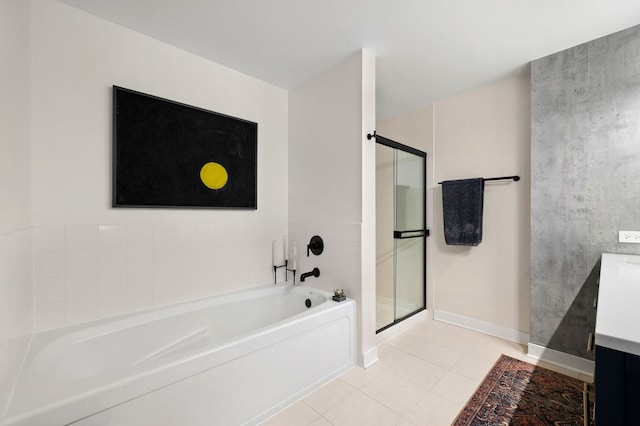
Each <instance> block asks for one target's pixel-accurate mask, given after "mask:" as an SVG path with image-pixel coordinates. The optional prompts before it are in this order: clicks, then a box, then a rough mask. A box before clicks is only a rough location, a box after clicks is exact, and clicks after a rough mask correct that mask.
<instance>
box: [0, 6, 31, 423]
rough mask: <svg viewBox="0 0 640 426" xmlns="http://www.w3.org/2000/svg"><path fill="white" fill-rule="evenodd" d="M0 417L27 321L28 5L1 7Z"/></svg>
mask: <svg viewBox="0 0 640 426" xmlns="http://www.w3.org/2000/svg"><path fill="white" fill-rule="evenodd" d="M0 63H1V64H2V66H0V93H1V94H2V95H1V96H0V129H2V131H0V416H1V415H2V413H3V412H4V407H5V405H6V402H7V400H8V397H9V393H10V391H11V387H12V385H13V383H14V382H15V379H16V377H17V375H18V371H19V368H20V364H21V362H22V358H23V357H24V353H25V351H26V347H27V344H28V337H29V335H30V334H31V332H32V328H33V319H32V318H33V315H32V298H33V295H32V288H33V285H32V274H31V271H32V267H31V265H32V242H31V240H32V238H31V235H32V234H31V230H30V229H29V225H30V205H29V202H30V187H29V171H30V162H29V2H27V1H24V0H4V1H2V2H0Z"/></svg>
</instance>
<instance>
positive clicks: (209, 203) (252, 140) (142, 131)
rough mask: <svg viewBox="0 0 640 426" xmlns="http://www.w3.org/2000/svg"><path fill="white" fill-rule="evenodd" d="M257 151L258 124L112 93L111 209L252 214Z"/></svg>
mask: <svg viewBox="0 0 640 426" xmlns="http://www.w3.org/2000/svg"><path fill="white" fill-rule="evenodd" d="M257 145H258V124H257V123H254V122H251V121H248V120H243V119H240V118H235V117H231V116H229V115H224V114H220V113H217V112H213V111H209V110H206V109H202V108H198V107H195V106H190V105H186V104H182V103H179V102H175V101H171V100H168V99H164V98H160V97H157V96H153V95H149V94H145V93H142V92H137V91H135V90H131V89H126V88H123V87H119V86H115V85H114V86H113V161H112V163H113V170H112V207H117V208H120V207H124V208H127V207H131V208H145V207H149V208H210V209H253V210H255V209H257V207H258V206H257V153H258V149H257ZM205 165H208V166H206V167H205Z"/></svg>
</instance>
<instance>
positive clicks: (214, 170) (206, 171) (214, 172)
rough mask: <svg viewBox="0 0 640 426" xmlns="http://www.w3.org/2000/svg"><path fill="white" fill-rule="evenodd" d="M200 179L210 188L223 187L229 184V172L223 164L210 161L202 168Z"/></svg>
mask: <svg viewBox="0 0 640 426" xmlns="http://www.w3.org/2000/svg"><path fill="white" fill-rule="evenodd" d="M200 179H201V180H202V183H204V184H205V186H206V187H207V188H209V189H221V188H222V187H224V186H225V185H226V184H227V181H228V180H229V174H228V173H227V169H225V168H224V166H223V165H222V164H219V163H214V162H210V163H207V164H205V165H204V166H202V168H201V169H200Z"/></svg>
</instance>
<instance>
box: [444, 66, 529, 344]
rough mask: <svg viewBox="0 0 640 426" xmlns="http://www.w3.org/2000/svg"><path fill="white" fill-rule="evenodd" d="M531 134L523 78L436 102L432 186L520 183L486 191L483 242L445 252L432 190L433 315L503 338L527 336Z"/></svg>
mask: <svg viewBox="0 0 640 426" xmlns="http://www.w3.org/2000/svg"><path fill="white" fill-rule="evenodd" d="M530 128H531V126H530V82H529V76H528V75H524V76H521V77H518V78H512V79H509V80H505V81H503V82H500V83H497V84H493V85H490V86H485V87H482V88H479V89H477V90H473V91H471V92H467V93H463V94H461V95H458V96H454V97H451V98H448V99H444V100H442V101H439V102H436V104H435V152H436V158H435V162H436V168H435V180H436V182H439V181H442V180H445V179H460V178H471V177H478V176H482V177H494V176H506V175H519V176H520V177H521V178H522V179H521V180H520V181H519V182H513V181H501V182H495V183H487V184H486V185H485V191H484V195H485V198H484V220H483V240H482V243H481V244H480V245H479V246H478V247H459V246H447V245H445V243H444V235H443V226H442V192H441V189H440V187H439V186H438V187H436V196H435V197H434V201H435V203H434V205H433V207H434V209H435V212H434V215H435V219H436V224H435V230H434V231H435V232H434V237H435V239H436V242H437V245H436V246H435V247H434V250H433V251H432V257H431V264H432V265H434V267H435V271H434V273H435V276H434V281H435V289H434V291H435V295H434V299H435V310H436V314H437V311H442V312H443V313H448V314H454V315H456V316H460V317H465V318H470V319H473V320H476V321H481V322H485V323H488V324H493V325H497V326H498V327H500V328H501V329H503V330H504V331H508V330H513V331H515V332H521V333H528V332H529V281H530V279H529V188H530V179H529V178H530V165H529V161H530ZM517 335H518V334H517V333H515V334H514V336H517ZM521 336H522V338H525V336H524V335H521Z"/></svg>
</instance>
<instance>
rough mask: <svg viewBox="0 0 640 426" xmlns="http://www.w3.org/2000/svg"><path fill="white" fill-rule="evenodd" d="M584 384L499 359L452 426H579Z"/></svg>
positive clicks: (504, 357)
mask: <svg viewBox="0 0 640 426" xmlns="http://www.w3.org/2000/svg"><path fill="white" fill-rule="evenodd" d="M583 386H584V382H582V381H581V380H578V379H574V378H572V377H568V376H565V375H563V374H560V373H556V372H555V371H551V370H548V369H546V368H542V367H536V366H535V365H532V364H529V363H528V362H524V361H520V360H517V359H514V358H511V357H508V356H506V355H502V356H500V359H498V361H497V362H496V363H495V365H494V366H493V368H492V369H491V371H490V372H489V373H488V374H487V376H486V377H485V378H484V381H483V382H482V383H481V384H480V386H479V387H478V389H477V390H476V393H475V394H474V395H473V396H472V397H471V399H470V400H469V402H468V403H467V405H466V406H465V407H464V408H463V409H462V411H461V412H460V414H458V417H457V418H456V420H455V421H454V422H453V426H479V425H513V426H524V425H526V426H534V425H535V426H538V425H540V426H542V425H545V426H546V425H554V426H565V425H583V424H584V421H583V405H582V390H583Z"/></svg>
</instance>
